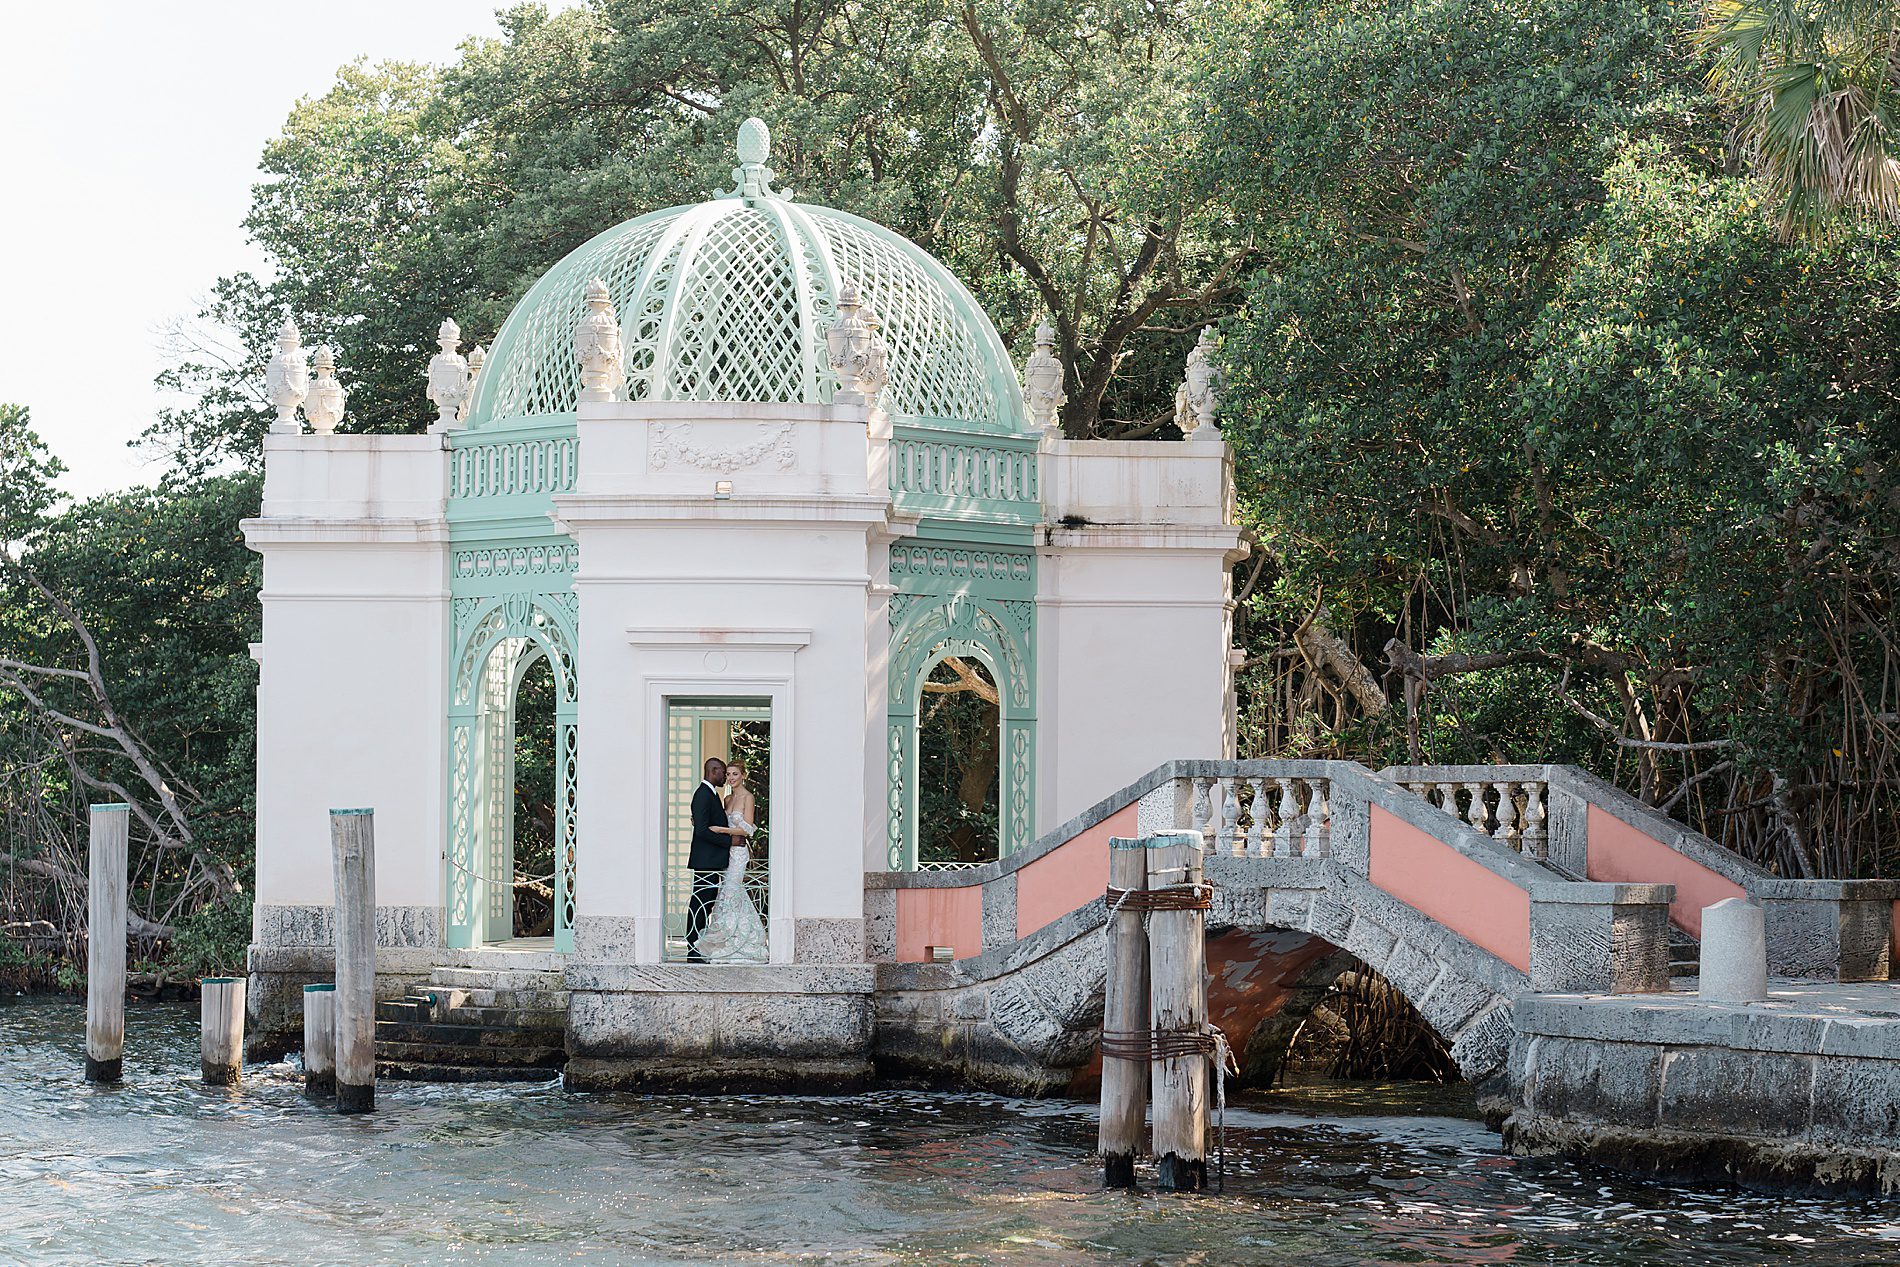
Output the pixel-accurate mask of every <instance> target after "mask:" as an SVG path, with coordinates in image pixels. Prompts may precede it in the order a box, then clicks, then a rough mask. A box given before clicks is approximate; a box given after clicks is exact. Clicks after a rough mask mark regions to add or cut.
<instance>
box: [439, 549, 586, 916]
mask: <svg viewBox="0 0 1900 1267" xmlns="http://www.w3.org/2000/svg"><path fill="white" fill-rule="evenodd" d="M563 579H565V578H563ZM453 614H454V632H453V639H454V641H453V646H454V654H453V655H452V657H451V660H450V663H451V679H450V683H449V717H448V723H449V814H448V836H449V839H448V848H447V850H446V854H447V864H448V865H447V875H446V877H445V881H446V889H447V897H448V902H447V905H448V935H449V944H450V945H451V946H456V947H467V946H474V945H479V944H481V943H483V942H490V941H501V940H505V939H506V938H508V937H510V936H512V935H513V885H514V864H513V858H514V855H513V829H512V824H513V816H514V815H513V800H514V788H513V782H514V766H513V756H514V743H513V737H514V705H515V698H516V688H518V686H519V684H520V680H521V676H522V674H523V673H524V672H525V670H526V669H527V668H528V667H529V665H531V664H532V663H533V662H534V661H535V660H537V659H539V658H540V657H543V656H545V657H546V658H547V661H548V665H549V668H550V669H551V671H552V672H553V674H554V682H555V755H556V787H557V793H556V798H555V800H556V803H555V812H556V819H557V821H556V830H555V839H556V841H557V847H556V850H555V876H554V880H555V919H554V940H555V946H556V948H557V949H563V950H566V949H571V948H572V945H573V935H574V934H573V928H574V896H573V895H574V877H575V862H576V859H575V856H574V841H575V838H576V825H575V819H574V810H575V801H576V796H575V793H576V786H575V760H574V757H575V752H576V749H577V744H578V736H577V733H576V726H575V722H576V718H577V713H578V705H579V699H580V688H579V679H578V677H577V674H576V660H575V654H574V649H575V646H576V645H577V639H576V628H575V604H574V595H573V593H572V591H571V590H568V591H552V590H544V591H517V592H512V593H507V594H491V595H485V596H472V597H458V598H455V599H454V602H453Z"/></svg>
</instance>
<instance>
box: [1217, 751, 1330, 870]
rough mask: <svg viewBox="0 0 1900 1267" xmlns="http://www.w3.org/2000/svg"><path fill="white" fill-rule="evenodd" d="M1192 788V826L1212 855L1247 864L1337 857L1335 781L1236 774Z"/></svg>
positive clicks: (1300, 776)
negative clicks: (1244, 860)
mask: <svg viewBox="0 0 1900 1267" xmlns="http://www.w3.org/2000/svg"><path fill="white" fill-rule="evenodd" d="M1275 764H1280V765H1290V764H1295V763H1286V762H1281V763H1275ZM1236 769H1238V766H1237V767H1236ZM1190 782H1191V784H1192V787H1193V801H1192V807H1193V808H1192V817H1191V818H1190V819H1189V821H1188V824H1187V826H1188V828H1189V830H1191V831H1196V832H1199V833H1200V834H1201V836H1202V838H1203V839H1209V838H1211V840H1212V846H1211V849H1210V852H1211V853H1214V854H1220V855H1232V856H1234V857H1247V858H1325V857H1329V856H1330V855H1331V854H1332V805H1331V803H1330V799H1329V791H1330V788H1331V780H1329V779H1328V778H1326V776H1324V775H1263V774H1256V775H1241V774H1238V773H1236V774H1225V775H1196V776H1193V778H1192V779H1191V780H1190Z"/></svg>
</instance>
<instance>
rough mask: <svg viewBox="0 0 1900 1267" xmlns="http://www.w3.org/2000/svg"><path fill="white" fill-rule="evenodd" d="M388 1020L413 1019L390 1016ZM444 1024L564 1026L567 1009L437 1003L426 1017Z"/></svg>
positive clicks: (565, 1026) (557, 1028) (536, 1027)
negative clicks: (431, 1014) (442, 1005)
mask: <svg viewBox="0 0 1900 1267" xmlns="http://www.w3.org/2000/svg"><path fill="white" fill-rule="evenodd" d="M390 1019H391V1020H407V1019H413V1018H408V1017H391V1018H390ZM427 1019H431V1020H434V1021H436V1022H438V1023H440V1024H444V1025H506V1026H512V1027H514V1028H516V1029H553V1030H562V1031H565V1030H566V1029H567V1009H566V1008H558V1007H545V1008H513V1007H468V1006H462V1007H438V1008H436V1010H435V1015H434V1016H433V1017H430V1018H427Z"/></svg>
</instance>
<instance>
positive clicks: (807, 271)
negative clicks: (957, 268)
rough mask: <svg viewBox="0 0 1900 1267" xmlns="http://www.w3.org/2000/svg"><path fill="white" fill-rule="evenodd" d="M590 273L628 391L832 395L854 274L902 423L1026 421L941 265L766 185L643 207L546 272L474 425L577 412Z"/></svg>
mask: <svg viewBox="0 0 1900 1267" xmlns="http://www.w3.org/2000/svg"><path fill="white" fill-rule="evenodd" d="M595 277H598V278H600V279H602V280H603V281H605V282H606V283H607V291H608V294H609V295H610V296H611V297H612V299H613V302H614V305H615V309H616V311H617V312H618V313H619V315H620V335H621V345H622V347H623V349H624V357H625V362H624V364H625V370H626V376H627V378H626V385H625V387H624V389H623V395H624V398H625V399H628V400H709V401H710V400H718V401H786V402H803V403H807V404H822V403H827V402H829V401H830V400H831V396H832V392H833V390H834V389H835V387H836V385H837V384H836V380H835V379H834V378H833V376H832V374H831V371H830V368H829V363H828V360H827V355H826V351H825V333H826V331H827V330H829V329H830V327H831V324H832V322H833V321H835V320H836V318H837V296H838V293H839V291H840V289H841V288H842V287H843V285H844V283H845V282H846V281H851V282H854V283H856V284H857V286H858V288H859V290H860V291H862V292H863V294H864V296H865V299H866V300H867V301H868V302H869V303H870V305H871V306H872V308H873V309H875V311H876V312H877V314H878V316H879V317H880V318H881V319H882V321H883V330H884V340H885V343H886V344H887V345H888V347H889V352H890V385H889V386H888V387H886V388H885V390H884V395H883V403H884V406H885V408H886V409H888V410H889V411H890V413H891V415H892V416H893V417H894V418H896V419H898V420H900V421H915V422H921V423H926V424H930V425H935V426H942V427H946V428H947V429H951V430H957V431H980V432H988V433H991V434H1002V435H1010V434H1015V433H1018V432H1020V431H1021V430H1022V428H1023V416H1024V415H1023V404H1022V389H1021V387H1020V386H1019V385H1018V383H1017V381H1016V374H1015V370H1014V367H1013V366H1012V364H1011V361H1010V358H1009V354H1008V352H1007V351H1006V350H1005V349H1004V347H1003V345H1002V341H1001V340H1000V339H999V338H998V337H997V335H996V330H995V328H994V327H993V326H992V325H991V324H990V321H989V318H988V317H986V316H984V314H983V312H982V310H981V309H980V308H979V307H978V306H977V303H976V300H975V299H974V298H972V297H971V295H970V293H969V291H968V290H966V289H965V288H964V286H963V284H962V283H961V282H959V281H957V279H956V278H955V277H953V276H952V275H951V274H950V272H949V271H948V270H947V269H945V268H944V267H943V265H941V264H939V263H938V262H937V261H936V260H934V259H932V258H931V257H930V255H929V254H928V253H926V252H925V251H924V250H923V248H921V247H919V246H917V245H916V244H915V243H912V242H910V241H907V240H906V239H904V238H903V237H901V236H899V235H898V234H895V233H892V232H891V231H890V230H889V229H885V228H882V227H880V226H878V225H875V224H872V223H871V222H870V221H868V220H861V219H859V218H858V217H856V216H853V215H848V214H846V213H844V212H842V211H833V210H830V209H829V208H823V207H810V206H804V205H801V204H798V203H794V202H791V201H790V200H788V199H786V198H785V197H782V196H780V195H777V194H774V193H769V192H768V193H761V194H759V195H757V196H748V197H732V198H717V199H714V200H712V201H710V202H703V203H699V204H697V205H696V206H690V207H669V208H668V209H666V210H664V211H656V212H653V213H652V214H650V215H645V216H641V217H640V218H639V219H637V220H630V221H628V222H627V223H625V224H622V225H619V226H617V227H615V228H612V229H609V230H607V232H605V233H602V234H601V235H599V236H598V237H596V238H594V239H593V240H592V241H589V242H587V243H585V244H583V245H582V246H580V247H578V248H577V249H576V250H574V251H573V252H572V253H571V254H569V255H568V256H567V258H565V259H563V260H562V261H561V262H560V263H558V264H556V265H555V266H554V267H553V268H551V269H549V270H548V272H547V273H546V274H545V275H544V276H543V277H542V278H541V279H540V280H539V281H537V282H536V283H535V284H534V286H533V287H532V288H531V289H530V290H529V291H528V293H527V294H526V295H525V296H523V297H522V299H521V302H520V303H518V304H517V305H516V306H515V309H514V311H513V312H512V313H510V314H509V316H508V320H507V321H506V322H505V323H503V325H502V328H501V331H500V332H499V333H498V334H497V335H496V336H495V345H494V347H493V348H492V349H490V352H489V356H488V360H487V362H486V364H485V365H484V367H483V370H482V373H481V376H480V378H479V379H477V381H476V384H475V392H474V398H473V399H472V400H471V401H470V403H469V412H468V422H469V427H470V429H471V430H486V429H487V428H490V427H493V426H497V425H508V426H514V425H517V423H518V421H519V420H523V419H550V420H552V419H555V418H558V417H561V416H568V417H571V416H572V414H573V410H574V402H575V399H576V398H577V396H578V394H579V392H580V367H579V365H578V364H577V363H576V361H575V359H574V353H573V339H574V328H575V326H576V325H577V324H578V323H579V322H580V319H581V317H582V316H583V315H584V313H585V312H586V303H585V299H584V288H585V287H586V285H587V282H588V280H589V279H590V278H595Z"/></svg>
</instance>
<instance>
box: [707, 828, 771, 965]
mask: <svg viewBox="0 0 1900 1267" xmlns="http://www.w3.org/2000/svg"><path fill="white" fill-rule="evenodd" d="M729 821H730V823H731V825H732V826H734V827H737V828H738V829H740V830H741V831H743V832H744V833H745V834H746V835H747V836H750V835H751V834H752V833H753V831H754V830H755V829H754V827H753V825H752V824H751V823H748V822H746V820H745V819H744V818H742V817H741V816H739V815H737V814H733V815H731V816H730V819H729ZM750 857H751V852H750V851H749V850H748V849H747V848H746V847H745V846H744V845H743V844H740V843H739V840H738V838H737V837H735V838H734V840H733V845H732V855H731V861H729V862H727V863H726V873H725V875H723V876H721V877H720V880H719V896H718V897H717V898H716V899H714V901H713V908H712V914H711V915H710V916H709V917H708V918H707V920H706V931H705V932H703V933H701V934H700V935H699V953H700V954H702V955H704V956H706V958H707V960H708V961H709V962H712V963H764V962H765V959H766V947H765V921H764V920H762V919H760V918H759V908H758V907H757V906H754V905H753V903H752V895H751V894H750V893H747V892H746V888H745V868H746V862H747V861H748V860H749V859H750Z"/></svg>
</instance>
